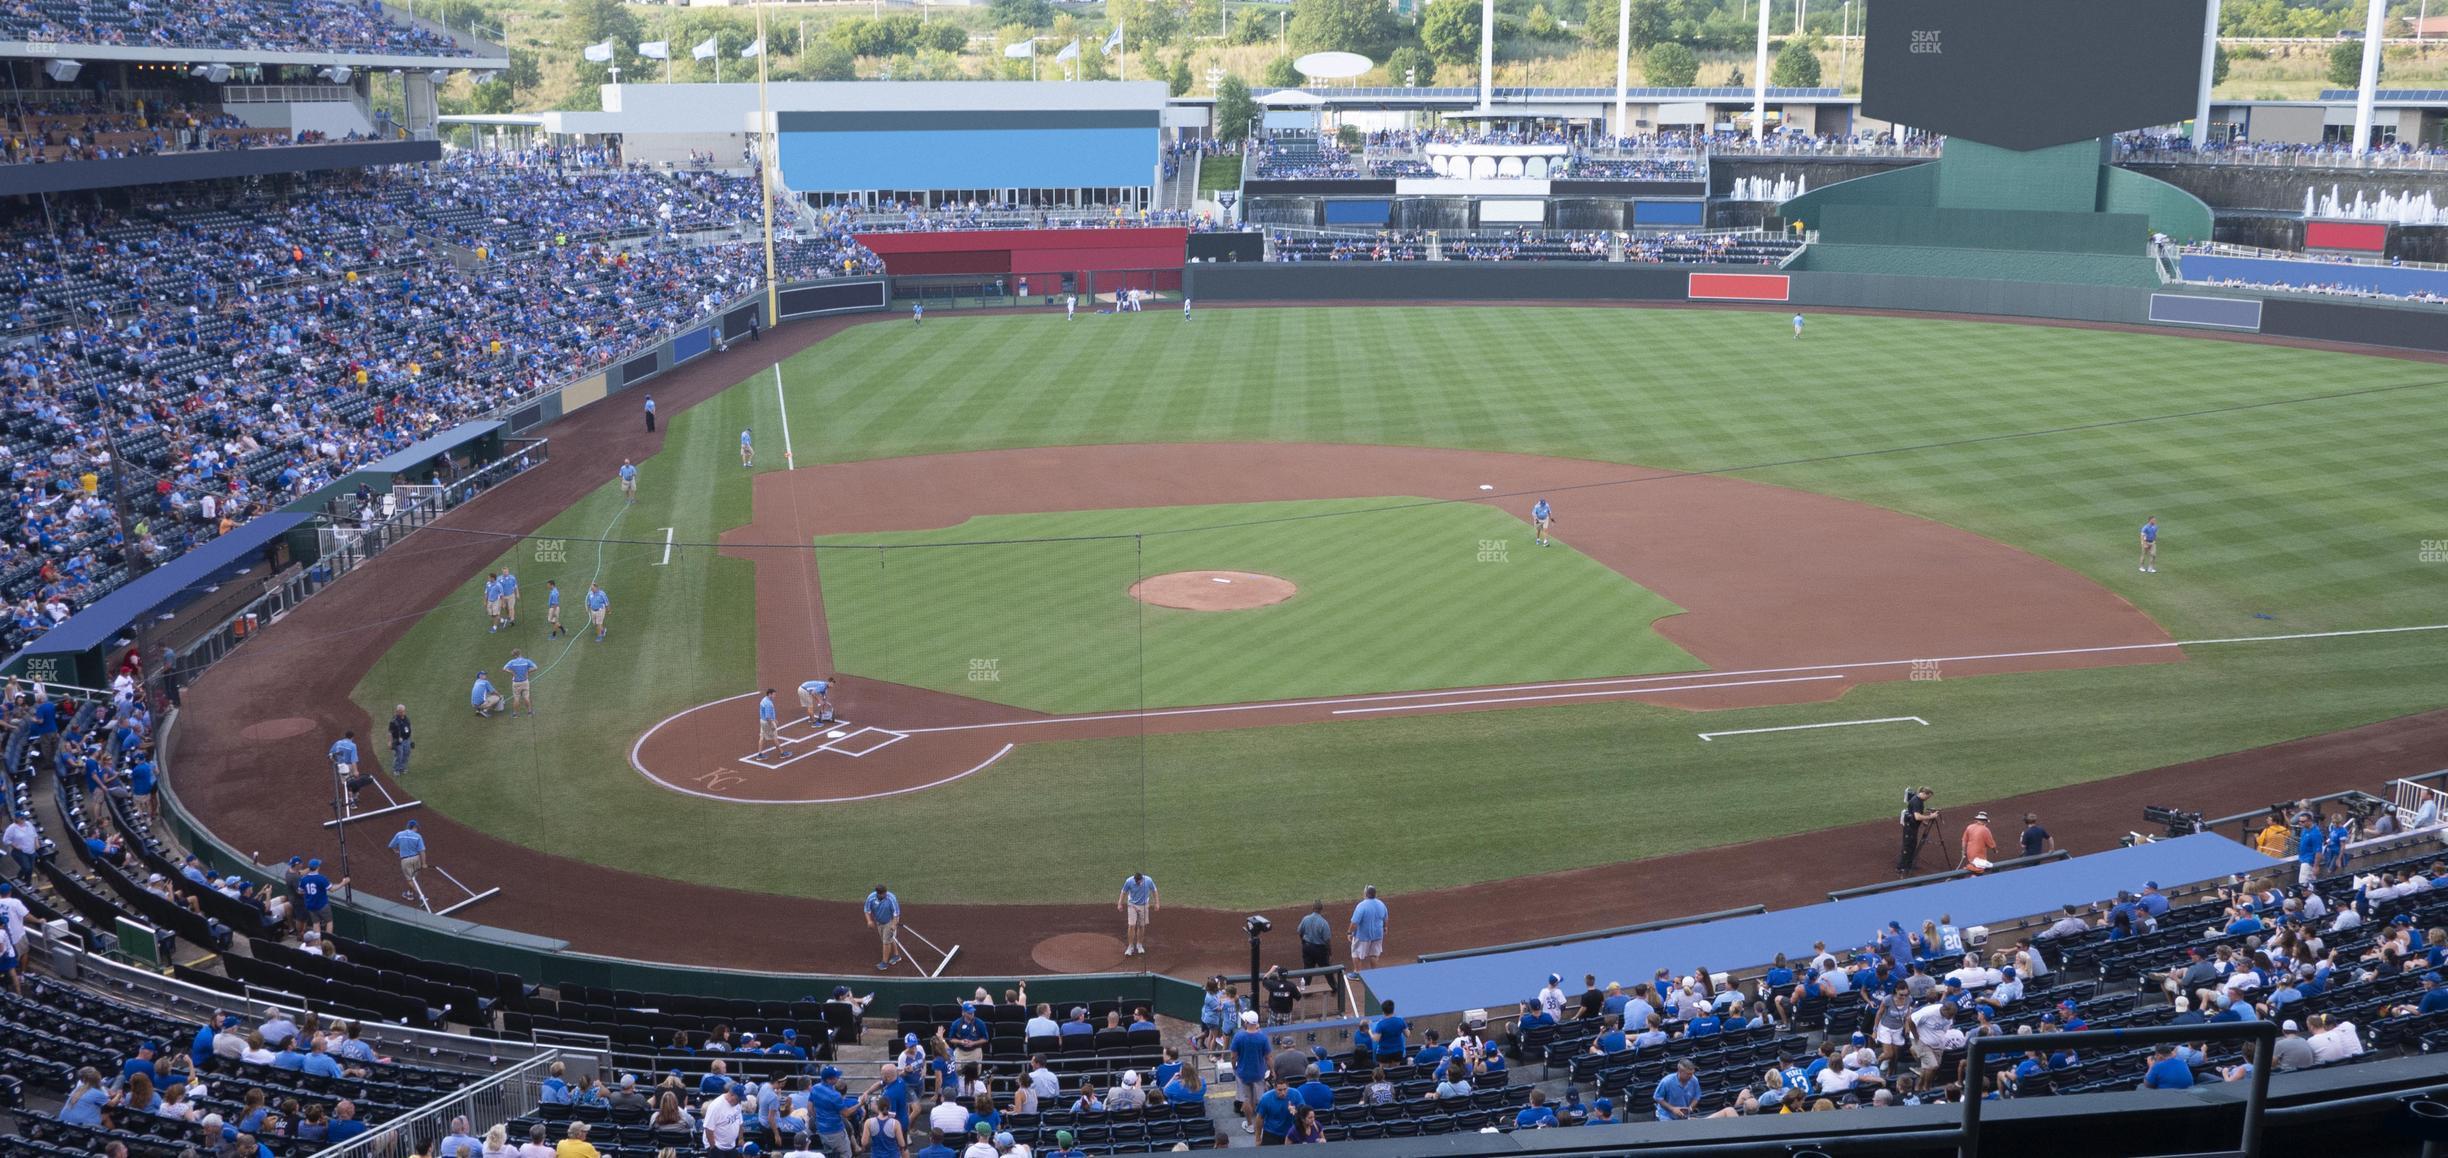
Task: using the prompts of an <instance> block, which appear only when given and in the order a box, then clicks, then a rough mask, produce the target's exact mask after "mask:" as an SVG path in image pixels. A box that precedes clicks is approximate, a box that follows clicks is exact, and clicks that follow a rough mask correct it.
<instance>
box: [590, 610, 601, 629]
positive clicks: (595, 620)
mask: <svg viewBox="0 0 2448 1158" xmlns="http://www.w3.org/2000/svg"><path fill="white" fill-rule="evenodd" d="M603 615H604V613H603V612H601V611H590V612H587V622H588V623H590V624H592V625H594V626H596V627H598V628H600V627H602V626H603Z"/></svg>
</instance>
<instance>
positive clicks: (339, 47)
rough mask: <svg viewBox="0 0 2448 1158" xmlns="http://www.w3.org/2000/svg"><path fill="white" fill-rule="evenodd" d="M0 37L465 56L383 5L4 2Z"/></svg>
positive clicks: (268, 0)
mask: <svg viewBox="0 0 2448 1158" xmlns="http://www.w3.org/2000/svg"><path fill="white" fill-rule="evenodd" d="M0 40H48V41H57V42H61V43H67V44H113V45H126V46H129V47H135V48H219V49H239V50H247V51H257V52H342V53H370V54H402V55H415V56H466V55H469V52H468V50H467V49H466V48H463V47H461V46H460V44H459V42H458V41H457V40H455V39H453V38H451V37H450V36H447V35H444V34H442V33H439V32H433V31H429V30H427V29H424V28H419V27H417V26H414V25H411V24H407V23H404V22H402V21H398V20H394V19H392V18H391V17H389V16H387V15H385V14H384V12H383V7H382V4H381V3H380V0H0Z"/></svg>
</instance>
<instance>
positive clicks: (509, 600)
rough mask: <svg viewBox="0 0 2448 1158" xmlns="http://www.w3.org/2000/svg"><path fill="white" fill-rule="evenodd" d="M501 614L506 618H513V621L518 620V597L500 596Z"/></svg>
mask: <svg viewBox="0 0 2448 1158" xmlns="http://www.w3.org/2000/svg"><path fill="white" fill-rule="evenodd" d="M502 614H504V615H507V616H509V617H511V618H513V619H516V618H518V596H516V595H504V596H502Z"/></svg>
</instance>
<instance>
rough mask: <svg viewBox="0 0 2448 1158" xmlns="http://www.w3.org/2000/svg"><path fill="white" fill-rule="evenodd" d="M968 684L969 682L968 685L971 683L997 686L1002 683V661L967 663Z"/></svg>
mask: <svg viewBox="0 0 2448 1158" xmlns="http://www.w3.org/2000/svg"><path fill="white" fill-rule="evenodd" d="M969 682H970V683H973V684H999V683H1002V682H1003V661H1002V660H999V659H973V660H970V661H969Z"/></svg>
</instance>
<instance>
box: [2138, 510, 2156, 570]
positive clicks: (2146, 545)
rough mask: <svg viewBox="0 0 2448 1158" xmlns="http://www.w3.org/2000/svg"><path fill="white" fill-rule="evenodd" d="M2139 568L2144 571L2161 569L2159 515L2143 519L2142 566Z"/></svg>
mask: <svg viewBox="0 0 2448 1158" xmlns="http://www.w3.org/2000/svg"><path fill="white" fill-rule="evenodd" d="M2139 569H2140V570H2143V571H2157V570H2158V569H2159V516H2157V515H2152V516H2151V517H2149V518H2147V519H2144V520H2142V566H2141V567H2140V568H2139Z"/></svg>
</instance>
